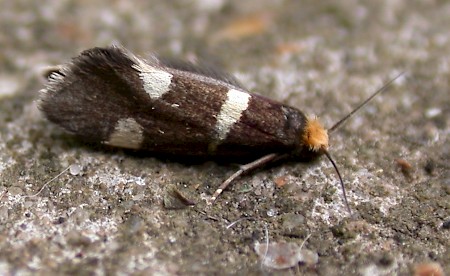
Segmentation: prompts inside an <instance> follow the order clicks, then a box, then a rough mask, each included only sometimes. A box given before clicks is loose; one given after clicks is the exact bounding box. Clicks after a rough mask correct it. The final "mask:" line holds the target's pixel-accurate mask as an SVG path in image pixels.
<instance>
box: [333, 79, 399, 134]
mask: <svg viewBox="0 0 450 276" xmlns="http://www.w3.org/2000/svg"><path fill="white" fill-rule="evenodd" d="M404 73H405V72H401V73H400V74H398V75H397V76H396V77H395V78H393V79H391V80H390V81H388V82H387V83H386V84H385V85H383V87H381V88H380V89H378V90H377V91H375V93H373V94H372V95H371V96H370V97H369V98H367V99H366V100H365V101H364V102H362V103H361V104H360V105H358V106H357V107H356V108H355V109H353V110H352V112H350V113H348V114H347V115H346V116H345V117H344V118H342V119H340V120H339V121H338V122H337V123H335V124H334V125H333V126H332V127H331V128H329V129H328V133H331V132H333V131H335V130H336V129H337V128H338V127H340V126H341V125H342V124H343V123H344V122H345V121H347V120H348V119H349V118H350V117H352V116H353V114H355V113H356V111H358V110H360V109H361V108H362V107H363V106H365V105H366V104H367V103H368V102H370V101H371V100H372V99H373V98H375V96H377V95H378V94H380V93H381V92H383V91H386V89H387V88H388V87H389V86H391V84H392V83H393V82H394V81H395V80H397V79H398V78H400V77H401V76H402V75H403V74H404Z"/></svg>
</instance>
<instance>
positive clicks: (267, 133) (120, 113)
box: [39, 46, 392, 211]
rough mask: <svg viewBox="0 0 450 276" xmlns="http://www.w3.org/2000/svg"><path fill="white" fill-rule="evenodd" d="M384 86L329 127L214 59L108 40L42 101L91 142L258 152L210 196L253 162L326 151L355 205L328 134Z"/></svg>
mask: <svg viewBox="0 0 450 276" xmlns="http://www.w3.org/2000/svg"><path fill="white" fill-rule="evenodd" d="M391 82H392V81H391ZM388 84H389V83H388ZM386 86H387V85H385V86H384V87H383V88H382V89H380V90H378V91H377V92H376V93H374V94H373V95H372V96H371V97H370V98H369V99H367V100H366V101H365V102H364V103H363V104H361V105H360V106H359V107H357V108H356V109H355V110H354V111H352V112H351V113H350V114H348V115H347V116H346V117H345V118H344V119H342V120H341V121H339V122H338V123H337V124H336V125H335V126H333V127H332V128H330V129H329V130H326V129H325V128H324V127H323V126H322V124H321V123H320V122H319V121H318V120H317V119H316V118H315V117H308V116H306V115H305V114H304V113H303V112H301V111H300V110H298V109H296V108H294V107H291V106H288V105H285V104H282V103H279V102H277V101H274V100H272V99H269V98H266V97H263V96H260V95H258V94H253V93H250V92H248V91H247V90H246V89H245V88H243V87H242V85H240V84H239V83H238V82H237V81H236V80H235V79H234V78H233V77H232V76H230V75H228V74H225V73H222V72H220V71H219V70H217V69H215V68H212V67H210V66H198V65H194V64H192V63H187V62H178V61H176V62H174V61H169V60H164V59H160V58H158V57H156V56H155V55H152V56H150V57H149V58H148V59H146V60H144V59H142V58H139V57H137V56H136V55H134V54H132V53H131V52H130V51H128V50H127V49H125V48H123V47H121V46H110V47H106V48H92V49H88V50H85V51H84V52H82V53H81V54H80V55H79V56H77V57H75V58H73V59H72V61H71V62H69V63H67V64H65V65H62V66H59V67H58V68H57V70H54V71H53V72H52V73H51V74H49V76H48V83H47V85H46V87H45V88H44V89H42V90H41V91H40V103H39V108H40V109H41V111H42V112H43V113H44V114H45V116H46V118H47V119H48V120H49V121H51V122H53V123H55V124H57V125H59V126H61V127H62V128H63V129H65V130H66V131H68V132H70V133H73V134H75V135H77V136H79V137H80V138H82V139H84V140H86V141H94V142H100V143H102V144H106V145H110V146H114V147H122V148H129V149H136V150H147V151H151V152H154V153H163V154H170V155H181V156H207V157H214V158H222V157H223V158H234V159H240V158H245V159H249V158H253V160H254V161H253V162H251V163H248V164H246V165H243V166H241V167H240V169H239V170H238V171H237V172H236V173H234V174H233V175H232V176H230V177H229V178H228V179H227V180H226V181H224V182H223V183H222V185H220V187H219V188H218V189H217V190H216V191H215V193H214V194H213V195H212V197H211V199H210V202H213V201H214V200H215V199H216V198H217V197H218V196H219V195H220V193H221V192H222V191H223V190H224V189H225V188H226V187H227V186H228V185H229V184H230V183H231V182H232V181H233V180H234V179H236V178H237V177H239V176H240V175H242V174H243V173H245V172H248V171H250V170H252V169H254V168H257V167H261V166H263V165H265V164H267V163H270V162H273V161H275V160H282V159H286V160H288V159H290V160H295V161H308V160H311V159H314V158H317V157H319V156H321V155H326V156H327V157H328V159H329V160H330V161H331V163H332V165H333V166H334V168H335V170H336V172H337V174H338V177H339V180H340V183H341V186H342V189H343V194H344V200H345V204H346V206H347V208H348V209H349V211H350V208H349V205H348V202H347V197H346V194H345V188H344V182H343V180H342V177H341V174H340V173H339V170H338V169H337V166H336V164H335V162H334V161H333V159H332V158H331V156H330V154H329V153H328V147H329V142H328V134H329V132H332V131H333V130H334V129H336V128H337V127H338V126H339V125H340V124H341V123H342V122H343V121H345V120H346V119H347V118H349V117H350V116H351V115H352V114H353V113H354V112H356V110H358V109H359V108H361V107H362V106H363V105H364V104H365V103H367V102H368V101H369V100H370V99H372V98H373V97H374V96H375V95H376V94H378V93H380V92H381V91H382V90H384V89H385V87H386Z"/></svg>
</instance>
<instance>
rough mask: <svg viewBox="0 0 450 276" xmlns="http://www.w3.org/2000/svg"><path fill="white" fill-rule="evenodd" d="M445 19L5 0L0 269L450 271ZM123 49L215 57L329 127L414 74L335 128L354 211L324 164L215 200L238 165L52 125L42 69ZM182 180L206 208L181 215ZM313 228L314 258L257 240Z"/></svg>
mask: <svg viewBox="0 0 450 276" xmlns="http://www.w3.org/2000/svg"><path fill="white" fill-rule="evenodd" d="M166 2H167V3H166ZM169 2H170V3H172V4H168V3H169ZM319 3H320V4H319ZM449 14H450V4H449V3H448V2H446V1H409V0H396V1H391V0H385V1H365V2H363V1H356V0H355V1H351V0H348V1H320V2H319V1H230V2H228V1H224V0H214V1H207V0H197V1H194V0H192V1H59V0H55V1H25V0H23V1H1V2H0V49H1V51H0V61H1V63H0V64H1V69H0V70H1V71H0V110H1V112H0V175H1V180H0V274H2V275H5V274H31V273H37V274H41V275H43V274H46V275H48V274H50V275H57V274H58V275H59V274H64V273H74V274H83V275H87V274H98V275H102V274H129V273H137V274H146V273H154V274H158V273H159V274H186V275H193V274H213V273H214V274H219V273H225V274H237V273H246V274H251V275H255V274H264V273H275V274H286V275H291V274H307V275H315V274H319V275H339V274H341V275H342V274H345V275H358V274H359V275H392V274H398V275H409V274H411V273H414V272H417V271H418V270H419V269H423V268H426V267H427V266H438V267H440V268H442V269H443V270H444V271H446V272H447V273H450V251H449V248H450V242H449V240H450V238H449V237H450V211H449V210H450V172H449V159H450V158H449V157H450V138H449V132H450V92H449V89H450V81H449V80H450V58H449V57H450V32H449V31H448V26H450V16H448V15H449ZM111 43H120V44H122V45H124V46H126V47H127V48H129V49H130V50H132V51H134V52H135V53H137V54H141V55H145V54H146V53H148V52H149V51H156V52H159V53H162V54H164V55H169V56H177V57H183V58H193V57H197V58H201V59H206V60H212V61H213V62H214V63H219V64H221V65H222V66H223V67H224V68H226V70H228V71H230V72H231V73H233V74H235V75H237V77H238V78H239V79H240V80H241V82H242V83H244V85H246V86H247V87H248V88H249V89H250V90H251V91H258V93H261V94H264V95H266V96H269V97H272V98H274V99H277V100H279V101H282V102H285V103H287V104H290V105H292V106H296V107H298V108H300V109H301V110H303V111H305V112H306V113H308V114H316V115H318V116H319V117H320V118H321V119H322V121H323V122H324V124H325V125H326V126H331V125H332V124H333V123H334V122H335V121H337V120H338V119H339V118H341V117H342V116H344V115H345V114H346V113H347V112H349V111H350V110H351V109H352V107H354V106H355V105H357V104H358V103H359V102H361V101H362V100H363V99H365V98H366V97H367V96H368V95H370V94H371V93H372V92H373V91H375V90H376V89H377V88H379V87H381V86H382V84H383V83H385V82H387V81H388V80H389V79H390V78H392V77H394V76H395V75H396V74H398V73H399V72H402V71H404V72H406V73H405V75H404V76H403V77H401V78H400V79H399V80H398V81H397V82H396V83H395V84H394V85H393V86H392V87H391V88H390V89H389V92H387V93H385V94H383V95H381V96H380V97H378V98H377V99H376V100H375V101H374V102H372V103H371V104H370V105H369V106H367V107H366V108H365V109H364V110H362V111H361V112H359V113H358V114H357V115H356V116H355V117H354V118H352V119H351V120H350V121H349V122H348V123H347V124H346V125H345V126H344V127H342V128H341V129H339V131H337V132H335V133H333V135H332V137H331V143H332V145H331V153H332V155H333V156H334V158H335V159H336V162H337V163H338V165H339V168H340V170H341V172H342V174H343V176H344V179H345V181H346V184H347V189H348V190H347V192H348V197H349V201H350V204H351V207H352V209H353V212H354V216H353V217H350V216H349V215H348V213H347V212H346V210H345V208H344V205H343V199H342V193H341V191H340V189H339V185H338V182H337V179H336V175H335V173H334V170H333V168H332V167H331V166H330V164H329V162H328V161H327V160H325V159H321V160H318V161H317V162H314V163H307V164H302V163H298V164H295V163H294V164H283V165H281V166H277V167H272V168H268V169H266V170H262V171H258V172H256V173H254V174H251V175H249V176H247V177H244V178H242V179H241V180H239V181H238V182H236V183H234V185H233V186H232V188H231V189H229V191H227V192H225V193H224V194H223V196H221V197H220V198H219V200H218V201H217V203H216V204H215V205H214V206H212V207H208V206H206V204H205V201H204V199H205V198H207V196H208V195H210V194H211V193H212V192H213V191H214V189H215V187H217V186H218V185H219V184H220V183H221V181H222V180H223V179H225V178H226V177H227V176H228V175H229V174H231V173H233V172H234V170H235V169H236V167H235V166H233V165H226V164H220V165H219V164H216V163H214V162H206V163H198V162H194V160H187V162H185V161H186V160H184V161H183V162H181V160H165V159H157V158H154V157H151V156H149V155H145V154H134V153H129V152H123V151H113V150H105V149H102V148H95V147H91V146H87V145H84V144H83V143H80V142H79V141H77V140H76V139H74V138H73V137H72V136H70V135H67V134H64V132H63V131H61V130H60V129H59V128H58V127H56V126H54V125H52V124H50V123H48V122H47V121H45V120H44V119H43V117H42V115H41V114H40V112H39V111H38V110H37V108H36V99H37V98H38V91H39V89H41V88H42V87H43V80H42V79H41V78H40V77H39V73H40V72H41V71H42V67H43V66H45V65H53V64H59V63H61V62H64V61H66V60H68V59H70V57H72V56H74V55H76V54H77V53H78V52H79V51H81V50H83V49H86V48H90V47H93V46H105V45H109V44H111ZM56 176H57V177H56ZM55 177H56V178H55ZM53 178H55V179H54V180H53V181H51V182H49V181H50V180H52V179H53ZM46 183H48V184H47V185H45V184H46ZM278 186H280V187H278ZM42 187H43V189H42V190H41V188H42ZM174 189H175V190H177V191H179V192H181V193H182V194H184V195H185V196H186V197H187V198H189V199H191V200H193V201H195V202H196V205H195V206H193V207H187V208H183V209H172V208H169V207H177V206H178V207H180V206H179V203H176V202H175V203H174V202H173V201H174V200H175V199H174V197H173V194H174V193H173V192H172V191H173V190H174ZM39 191H40V192H39ZM38 192H39V193H38ZM164 203H165V204H164ZM241 218H249V219H244V220H239V219H241ZM237 220H239V221H238V222H237V223H235V224H234V225H232V226H231V227H228V228H227V226H228V225H229V224H230V223H231V222H234V221H237ZM266 230H267V231H266ZM267 233H268V235H267V236H266V234H267ZM307 237H308V239H307V240H306V242H304V245H303V249H307V250H309V252H310V253H313V255H314V254H317V256H318V260H317V262H315V261H314V259H313V260H312V261H309V262H306V263H304V262H301V263H299V264H298V265H296V266H294V267H292V268H289V269H284V270H274V269H272V268H270V267H267V266H266V265H264V264H267V262H264V263H263V264H262V261H261V259H260V257H259V256H258V255H257V254H256V252H255V250H254V248H255V244H257V243H265V242H266V239H268V240H269V242H270V243H276V242H283V241H285V242H290V243H294V244H297V245H301V244H302V243H303V241H304V240H305V239H306V238H307Z"/></svg>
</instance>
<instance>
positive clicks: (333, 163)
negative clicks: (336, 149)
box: [323, 150, 352, 215]
mask: <svg viewBox="0 0 450 276" xmlns="http://www.w3.org/2000/svg"><path fill="white" fill-rule="evenodd" d="M323 153H324V154H325V155H326V156H327V158H328V160H330V162H331V164H332V165H333V167H334V170H335V171H336V173H337V175H338V177H339V181H340V182H341V188H342V194H343V195H344V202H345V206H347V210H348V212H349V213H350V215H351V214H352V210H351V209H350V205H348V200H347V193H346V192H345V186H344V180H342V176H341V173H340V172H339V170H338V168H337V166H336V163H335V162H334V160H333V158H331V155H330V153H329V152H328V151H327V150H323Z"/></svg>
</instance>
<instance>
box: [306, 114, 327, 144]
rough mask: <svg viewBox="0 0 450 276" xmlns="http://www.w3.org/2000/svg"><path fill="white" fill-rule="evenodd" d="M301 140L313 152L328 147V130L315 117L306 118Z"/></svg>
mask: <svg viewBox="0 0 450 276" xmlns="http://www.w3.org/2000/svg"><path fill="white" fill-rule="evenodd" d="M301 140H302V144H303V145H305V146H307V147H308V148H309V150H311V151H313V152H318V151H320V150H327V149H328V132H327V130H326V129H325V128H324V127H323V126H322V124H321V123H320V122H319V120H318V119H317V118H316V117H308V118H307V121H306V127H305V131H304V133H303V135H302V137H301Z"/></svg>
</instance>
